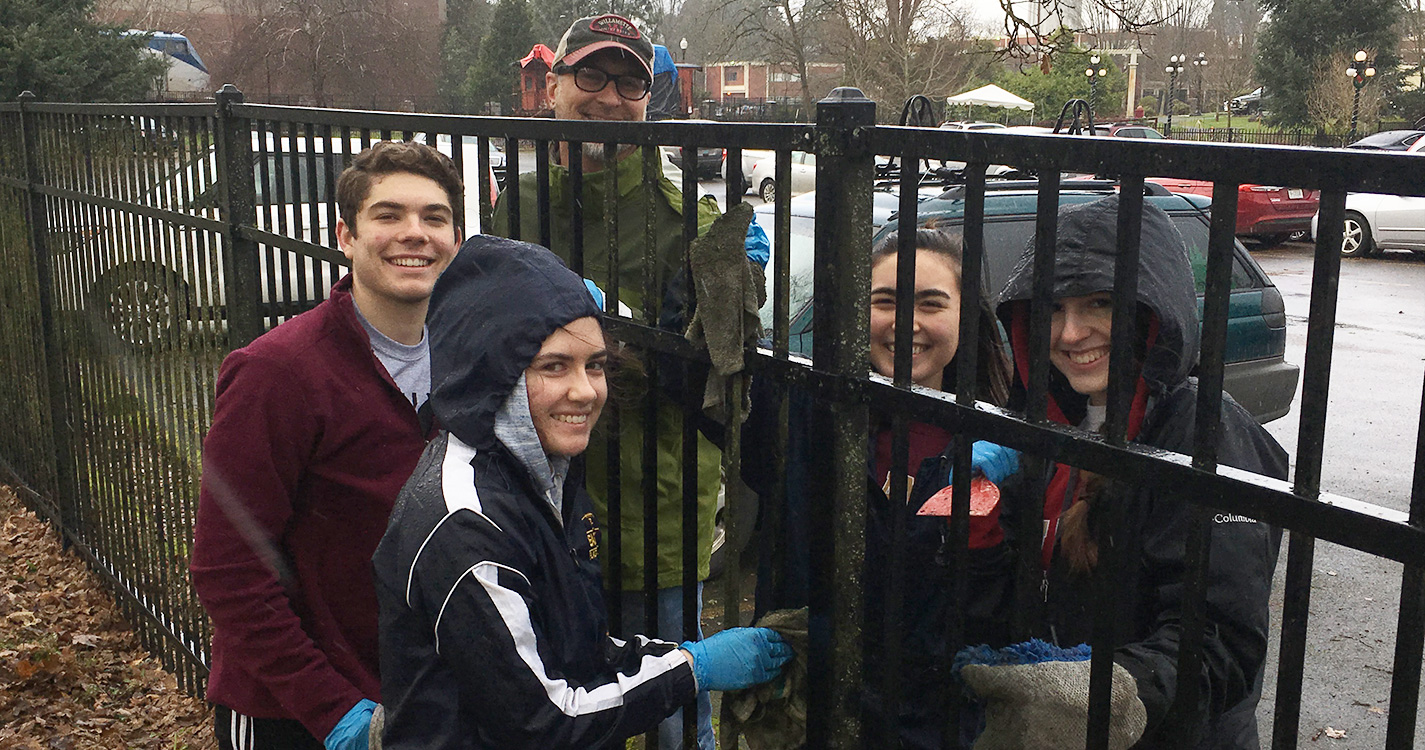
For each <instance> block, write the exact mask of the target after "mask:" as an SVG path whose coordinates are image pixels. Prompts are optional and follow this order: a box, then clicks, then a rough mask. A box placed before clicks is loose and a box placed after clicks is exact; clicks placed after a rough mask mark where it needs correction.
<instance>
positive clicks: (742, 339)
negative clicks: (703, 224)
mask: <svg viewBox="0 0 1425 750" xmlns="http://www.w3.org/2000/svg"><path fill="white" fill-rule="evenodd" d="M751 223H752V206H750V205H748V204H746V203H737V204H735V205H733V206H732V208H729V209H728V211H727V213H725V214H723V215H722V216H719V217H717V220H716V221H714V222H713V223H712V226H710V227H708V230H707V232H705V233H704V234H703V236H701V237H699V238H697V239H696V240H693V243H692V245H691V246H690V247H689V248H688V256H689V265H690V266H691V269H692V274H693V290H694V293H695V294H696V295H697V305H696V308H695V309H694V311H693V319H692V321H691V322H689V324H688V331H687V333H686V334H685V336H686V337H687V339H688V341H691V342H692V343H693V344H694V345H696V346H701V347H704V348H706V349H707V352H708V359H710V360H712V371H711V372H709V373H708V382H707V386H706V388H705V389H704V390H703V410H704V411H705V412H707V414H708V416H709V417H711V418H713V419H715V420H717V421H719V422H721V423H723V424H725V425H738V424H741V423H742V422H743V421H744V420H746V419H747V412H748V410H749V409H750V408H751V392H750V390H749V388H748V385H749V384H748V380H747V376H746V374H745V373H744V371H743V352H744V350H745V348H746V347H747V346H748V345H755V344H756V343H757V339H758V338H760V337H761V334H762V325H761V319H760V318H759V317H758V316H757V311H758V310H759V309H761V307H762V302H763V301H764V298H765V296H766V288H765V277H764V276H763V275H762V268H761V267H760V266H758V265H757V264H756V263H754V262H752V261H751V260H749V259H748V258H747V250H746V246H747V226H748V224H751ZM736 375H742V377H737V378H734V376H736ZM729 383H731V385H732V389H733V393H734V394H735V395H734V396H733V399H734V401H733V403H731V404H728V403H727V402H726V398H725V394H726V392H727V388H728V385H729Z"/></svg>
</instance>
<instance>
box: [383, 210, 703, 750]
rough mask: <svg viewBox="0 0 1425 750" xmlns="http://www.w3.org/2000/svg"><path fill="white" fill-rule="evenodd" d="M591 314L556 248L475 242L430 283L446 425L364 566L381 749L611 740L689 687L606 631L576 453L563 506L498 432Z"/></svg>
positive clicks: (637, 727) (676, 671)
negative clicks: (512, 402) (546, 357)
mask: <svg viewBox="0 0 1425 750" xmlns="http://www.w3.org/2000/svg"><path fill="white" fill-rule="evenodd" d="M597 314H598V308H597V307H596V306H595V305H594V303H593V301H592V300H591V298H590V297H589V295H588V293H587V291H586V290H585V289H584V286H583V284H582V282H581V280H580V279H579V278H578V276H576V275H575V274H573V273H572V272H570V271H569V270H568V269H566V268H564V266H563V265H562V264H561V263H560V261H559V260H558V259H557V258H556V257H555V256H554V255H553V254H552V253H549V252H548V251H546V250H543V249H542V248H538V247H536V246H533V245H528V244H525V243H519V242H514V241H510V240H502V239H497V238H491V237H483V236H477V237H474V238H471V240H469V241H468V242H467V243H466V244H465V246H464V247H463V248H462V249H461V251H460V253H459V254H458V255H457V257H456V259H455V261H454V262H453V263H452V264H451V266H450V268H449V269H447V270H446V271H445V273H444V274H443V275H442V277H441V280H440V282H439V283H438V284H437V286H436V291H435V295H434V296H433V297H432V301H431V309H430V315H429V318H428V320H429V330H430V336H431V374H432V386H433V390H432V393H431V405H432V409H433V411H434V413H435V417H436V418H437V419H438V420H439V423H440V424H441V425H442V426H443V427H444V428H445V431H443V432H442V433H441V434H440V436H439V437H437V438H436V439H435V440H434V441H432V442H431V444H430V445H429V446H428V447H427V449H426V451H425V453H424V455H423V456H422V457H421V460H420V463H419V464H418V465H417V468H416V471H415V473H414V474H413V475H412V476H411V479H410V481H408V482H407V483H406V486H405V488H404V489H403V490H402V491H401V494H400V497H399V498H398V500H397V502H396V508H395V510H394V511H393V512H392V515H391V523H390V527H389V528H388V529H387V532H386V536H385V537H384V538H383V539H382V541H381V544H380V546H379V547H378V548H377V550H376V555H375V557H374V558H373V563H374V567H375V575H376V588H377V595H378V598H379V600H380V604H381V677H382V681H381V688H382V698H383V703H384V706H385V710H386V727H385V734H384V737H383V740H384V746H385V747H386V748H390V749H400V748H422V749H423V750H430V749H434V748H502V749H504V748H540V749H541V750H543V749H545V748H549V749H557V748H602V747H612V746H621V745H622V742H623V739H624V738H625V737H628V736H631V735H634V734H638V733H640V732H642V731H645V730H648V729H651V728H652V727H653V726H654V725H655V724H657V723H658V721H660V720H661V719H663V718H664V717H666V716H668V715H669V714H671V713H672V712H673V711H674V710H676V709H677V708H678V707H679V706H681V705H683V704H685V703H687V702H688V701H690V700H691V699H692V698H693V696H694V694H695V691H696V686H695V684H694V680H693V675H692V669H691V668H690V666H689V664H688V662H687V660H686V659H685V658H684V656H683V654H682V652H680V651H678V650H677V648H676V646H675V645H674V644H671V643H666V642H661V641H650V640H648V639H643V638H635V639H634V640H633V641H632V642H628V643H625V642H622V641H619V640H617V639H614V638H611V637H609V635H608V632H607V626H606V622H605V614H604V603H603V598H602V586H601V584H600V577H599V576H600V574H599V562H598V557H597V556H598V524H597V521H596V520H595V518H594V515H593V509H592V504H591V503H590V501H589V497H588V495H587V494H585V492H584V490H583V481H582V472H580V471H579V470H578V468H577V462H576V466H575V469H574V470H573V471H570V476H569V477H568V478H567V479H566V480H565V481H564V484H563V496H562V499H561V498H558V497H557V494H556V493H546V492H543V491H541V489H540V483H539V482H538V481H536V479H535V478H534V477H533V476H532V475H531V471H530V469H528V468H527V462H526V461H522V460H521V459H520V458H519V457H518V456H517V455H516V454H515V453H514V452H513V451H512V450H511V449H510V447H508V446H506V445H504V444H503V443H502V442H501V440H500V438H498V437H496V435H495V432H494V424H495V415H496V413H497V412H499V410H500V409H501V407H502V406H503V405H504V403H505V401H506V399H507V398H508V397H509V394H510V393H511V390H512V389H513V388H514V387H515V385H516V384H517V383H519V382H520V381H519V377H520V374H521V373H522V372H523V371H524V368H525V367H526V366H527V365H528V364H529V362H530V361H531V360H532V359H533V358H534V355H535V354H536V353H537V352H538V351H539V348H540V346H541V344H542V343H543V341H544V339H545V338H546V337H547V336H548V335H549V334H550V333H552V332H553V331H554V330H556V329H557V328H559V327H560V326H563V325H564V324H566V323H568V322H570V321H572V320H575V319H578V318H580V317H585V316H588V315H597Z"/></svg>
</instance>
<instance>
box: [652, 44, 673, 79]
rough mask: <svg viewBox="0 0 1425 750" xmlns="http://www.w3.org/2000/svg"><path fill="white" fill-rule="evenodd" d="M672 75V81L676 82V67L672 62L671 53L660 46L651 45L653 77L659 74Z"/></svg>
mask: <svg viewBox="0 0 1425 750" xmlns="http://www.w3.org/2000/svg"><path fill="white" fill-rule="evenodd" d="M669 72H671V73H672V74H673V81H674V82H676V81H677V80H678V66H677V65H676V64H674V62H673V53H671V52H669V51H668V48H667V47H664V46H663V45H661V44H655V45H653V75H658V74H659V73H669Z"/></svg>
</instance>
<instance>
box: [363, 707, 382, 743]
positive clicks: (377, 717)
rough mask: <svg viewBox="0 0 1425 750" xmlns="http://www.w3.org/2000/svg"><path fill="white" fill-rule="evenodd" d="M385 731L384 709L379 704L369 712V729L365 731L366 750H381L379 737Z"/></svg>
mask: <svg viewBox="0 0 1425 750" xmlns="http://www.w3.org/2000/svg"><path fill="white" fill-rule="evenodd" d="M385 731H386V709H385V708H383V707H382V706H381V704H380V703H377V704H376V710H375V711H372V712H371V728H370V729H368V730H366V742H367V745H366V746H367V750H381V735H382V734H383V733H384V732H385Z"/></svg>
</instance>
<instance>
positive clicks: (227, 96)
mask: <svg viewBox="0 0 1425 750" xmlns="http://www.w3.org/2000/svg"><path fill="white" fill-rule="evenodd" d="M217 100H218V104H217V119H218V122H217V138H218V169H219V172H218V184H219V185H220V186H221V189H220V191H219V194H220V195H221V196H222V197H221V200H220V201H219V205H220V206H221V211H220V215H221V216H222V219H223V223H224V224H225V226H224V228H223V240H224V242H223V244H224V245H225V246H226V248H225V249H226V250H227V253H226V254H224V256H223V266H222V272H223V278H224V285H223V286H224V293H225V296H226V297H227V300H226V302H227V312H228V343H229V345H230V346H231V347H232V348H234V349H238V348H241V347H244V346H247V345H248V344H249V343H251V342H252V340H253V339H255V338H257V337H258V336H260V335H261V334H262V315H261V309H260V306H259V304H258V301H259V297H258V295H259V293H260V290H259V289H258V284H259V282H260V279H261V267H260V265H259V262H258V255H257V243H256V242H253V241H252V240H249V239H246V238H244V237H243V236H242V233H241V227H242V226H243V224H245V223H247V222H251V221H253V220H254V218H255V216H256V211H257V208H256V204H257V196H256V195H255V194H254V191H255V188H254V186H253V180H252V135H251V133H252V127H251V125H250V124H249V122H248V120H247V119H246V118H243V117H237V116H235V115H234V114H233V111H232V110H233V107H234V106H235V105H239V104H242V101H243V97H242V92H241V91H238V89H237V87H236V86H234V85H232V84H230V83H229V84H225V85H224V86H223V87H222V88H221V89H219V90H218V93H217ZM278 158H279V162H278V163H279V164H281V161H280V159H281V158H283V157H282V156H279V157H278ZM274 270H275V269H274ZM273 323H274V324H275V323H276V321H275V320H274V321H273Z"/></svg>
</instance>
